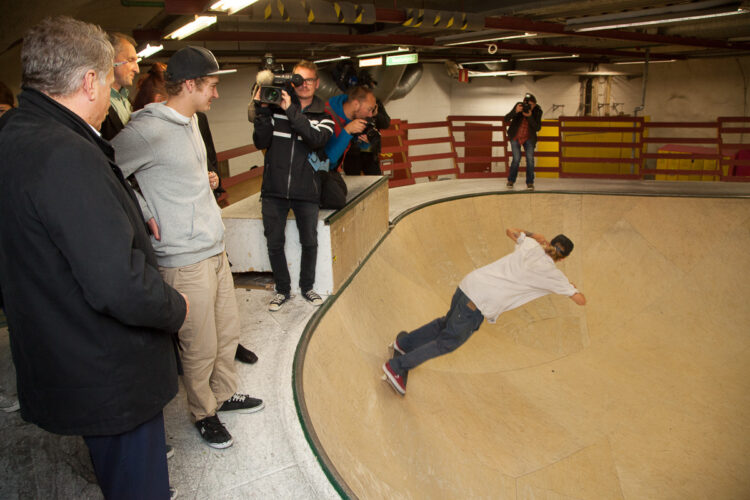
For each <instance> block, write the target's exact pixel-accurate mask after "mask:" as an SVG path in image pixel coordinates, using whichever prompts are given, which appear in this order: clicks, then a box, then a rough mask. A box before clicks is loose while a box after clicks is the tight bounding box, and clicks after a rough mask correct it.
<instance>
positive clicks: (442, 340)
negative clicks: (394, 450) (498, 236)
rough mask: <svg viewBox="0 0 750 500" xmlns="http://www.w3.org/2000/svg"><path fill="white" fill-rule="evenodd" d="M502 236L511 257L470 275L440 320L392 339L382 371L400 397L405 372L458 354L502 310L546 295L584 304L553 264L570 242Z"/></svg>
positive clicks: (517, 232)
mask: <svg viewBox="0 0 750 500" xmlns="http://www.w3.org/2000/svg"><path fill="white" fill-rule="evenodd" d="M505 234H507V235H508V237H509V238H510V239H512V240H513V241H514V242H515V243H516V247H515V249H514V250H513V253H511V254H509V255H506V256H505V257H503V258H501V259H499V260H497V261H495V262H493V263H492V264H489V265H487V266H484V267H481V268H479V269H476V270H474V271H472V272H471V273H469V274H468V275H467V276H466V277H465V278H464V279H463V280H462V281H461V283H460V284H459V285H458V288H457V289H456V292H455V293H454V294H453V299H452V300H451V307H450V310H449V311H448V314H446V315H445V316H444V317H442V318H437V319H435V320H433V321H431V322H430V323H427V324H426V325H424V326H422V327H420V328H417V329H416V330H414V331H412V332H411V333H407V332H401V333H399V334H398V336H397V337H396V340H395V341H394V342H393V351H394V357H393V358H391V359H390V360H389V361H387V362H386V363H385V364H384V365H383V371H384V372H385V376H386V379H387V380H388V382H390V384H391V385H392V386H393V388H394V389H395V390H396V391H397V392H398V393H399V394H402V395H403V394H406V375H407V373H408V372H409V370H411V369H412V368H414V367H416V366H418V365H420V364H422V363H424V362H425V361H427V360H429V359H432V358H435V357H437V356H442V355H443V354H447V353H449V352H451V351H454V350H455V349H457V348H458V347H459V346H460V345H461V344H463V343H464V342H466V341H467V340H468V339H469V337H470V336H471V334H472V333H474V332H475V331H477V330H478V329H479V327H480V326H481V324H482V321H483V320H484V319H485V318H487V320H488V321H489V322H490V323H494V322H495V321H496V320H497V317H498V316H500V314H502V313H504V312H505V311H510V310H511V309H515V308H517V307H520V306H522V305H523V304H525V303H527V302H530V301H532V300H534V299H537V298H539V297H543V296H544V295H547V294H550V293H556V294H559V295H567V296H568V297H570V298H571V299H572V300H573V302H575V303H576V304H578V305H579V306H582V305H585V304H586V297H584V296H583V294H582V293H581V292H579V291H578V290H577V289H576V287H575V286H574V285H573V284H572V283H570V281H568V279H567V278H566V277H565V275H564V274H563V273H562V271H560V270H559V269H558V268H557V267H555V262H558V261H560V260H562V259H564V258H565V257H567V256H568V255H570V252H571V251H572V250H573V242H572V241H570V240H569V239H568V238H567V237H566V236H565V235H563V234H559V235H557V236H555V237H554V238H553V239H552V241H550V242H548V241H547V240H546V239H545V238H544V236H542V235H541V234H534V233H532V232H531V231H525V230H521V229H508V230H506V231H505Z"/></svg>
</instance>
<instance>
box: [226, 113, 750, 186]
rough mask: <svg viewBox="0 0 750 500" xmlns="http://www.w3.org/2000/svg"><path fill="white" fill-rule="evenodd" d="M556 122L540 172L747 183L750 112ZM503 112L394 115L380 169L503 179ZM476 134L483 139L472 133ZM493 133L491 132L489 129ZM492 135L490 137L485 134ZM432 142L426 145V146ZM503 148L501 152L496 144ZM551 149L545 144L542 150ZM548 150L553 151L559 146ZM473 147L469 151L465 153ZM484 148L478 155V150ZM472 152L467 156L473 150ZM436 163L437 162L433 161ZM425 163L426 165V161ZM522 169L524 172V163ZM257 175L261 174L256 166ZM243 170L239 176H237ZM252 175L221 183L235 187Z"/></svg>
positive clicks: (406, 179)
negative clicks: (669, 164) (432, 117)
mask: <svg viewBox="0 0 750 500" xmlns="http://www.w3.org/2000/svg"><path fill="white" fill-rule="evenodd" d="M544 126H553V127H554V126H557V127H558V134H557V136H543V135H541V136H539V137H538V144H549V143H552V144H554V143H556V146H557V148H556V149H557V151H540V150H539V146H537V151H535V153H534V156H535V157H536V158H556V159H557V165H556V166H539V165H537V166H536V167H535V171H536V172H547V173H552V174H556V175H557V176H558V177H561V178H566V177H567V178H607V179H644V178H647V179H648V178H653V177H654V176H657V175H658V176H667V178H669V177H670V176H680V175H689V176H712V178H714V179H717V180H721V181H727V182H736V181H744V182H747V181H750V140H749V139H748V137H750V118H747V117H719V118H717V119H716V120H715V121H705V122H650V121H648V120H646V119H644V118H643V117H627V116H614V117H588V116H584V117H560V118H558V119H557V120H545V121H544ZM505 130H506V124H505V122H504V120H503V117H502V116H491V115H451V116H448V117H447V118H446V120H444V121H435V122H424V123H408V122H406V121H402V120H397V119H394V120H392V121H391V127H390V128H389V129H388V130H384V131H382V137H383V147H382V150H381V160H384V159H386V158H387V161H383V162H382V170H383V173H384V174H387V175H390V176H391V179H390V181H389V185H390V186H391V187H396V186H401V185H405V184H413V183H414V182H415V179H418V178H421V177H427V178H428V179H430V180H435V179H437V178H438V177H439V176H445V175H450V176H455V177H456V178H491V177H504V176H506V175H507V170H508V167H509V166H510V161H511V158H512V155H511V151H510V146H509V144H508V138H507V137H506V132H505ZM467 133H469V134H468V135H472V134H473V133H477V134H476V135H477V136H478V137H480V139H472V138H467ZM488 133H489V136H488V135H487V134H488ZM487 137H489V140H488V139H487ZM425 148H428V150H427V151H425V150H424V149H425ZM498 148H502V153H498V152H497V149H498ZM545 149H547V148H545ZM551 149H555V148H554V147H553V148H551ZM255 151H257V149H256V148H255V147H254V146H252V145H248V146H242V147H239V148H234V149H231V150H227V151H222V152H220V153H218V156H219V159H220V160H228V159H230V158H234V157H237V156H242V155H245V154H249V153H252V152H255ZM467 152H468V153H467ZM477 152H479V154H477ZM469 153H470V154H469ZM660 160H688V161H690V162H691V163H692V162H695V161H697V160H710V162H714V163H713V164H714V165H715V167H714V168H685V169H683V168H663V167H661V166H660V165H659V162H660ZM434 162H438V165H437V166H435V167H434V168H430V164H431V163H434ZM426 164H427V168H425V165H426ZM523 165H524V163H522V167H521V168H520V169H519V170H521V171H523V170H525V167H524V166H523ZM256 170H259V171H254V172H253V174H252V175H251V176H252V177H254V176H256V175H258V174H260V173H261V172H262V169H256ZM240 176H242V177H240ZM249 176H250V174H240V175H239V176H233V177H230V178H227V179H225V180H224V181H223V183H224V184H225V185H227V183H229V185H231V184H232V183H233V182H234V181H241V180H242V179H245V178H247V177H249Z"/></svg>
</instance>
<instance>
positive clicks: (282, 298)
mask: <svg viewBox="0 0 750 500" xmlns="http://www.w3.org/2000/svg"><path fill="white" fill-rule="evenodd" d="M287 300H289V295H284V294H283V293H277V294H276V295H274V296H273V298H272V299H271V302H269V303H268V310H269V311H278V310H279V309H281V306H282V305H283V304H284V302H286V301H287Z"/></svg>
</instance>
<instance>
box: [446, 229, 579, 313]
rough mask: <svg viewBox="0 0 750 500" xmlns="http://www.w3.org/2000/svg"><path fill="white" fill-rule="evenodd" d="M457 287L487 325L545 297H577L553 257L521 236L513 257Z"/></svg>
mask: <svg viewBox="0 0 750 500" xmlns="http://www.w3.org/2000/svg"><path fill="white" fill-rule="evenodd" d="M458 286H459V288H460V289H461V290H462V291H463V292H464V293H465V294H466V296H467V297H469V298H470V299H471V301H472V302H474V304H475V305H476V306H477V308H479V310H480V311H481V313H482V315H483V316H484V317H485V318H487V321H489V322H490V323H494V322H495V321H496V320H497V317H498V316H500V314H502V313H504V312H505V311H510V310H511V309H515V308H516V307H519V306H522V305H524V304H525V303H527V302H531V301H532V300H534V299H538V298H539V297H543V296H545V295H547V294H550V293H557V294H560V295H567V296H569V297H570V296H573V295H575V294H576V293H578V290H576V288H575V287H574V286H573V285H571V284H570V281H569V280H568V278H566V277H565V275H564V274H563V272H562V271H560V270H559V269H558V268H557V267H556V266H555V262H554V261H553V260H552V257H550V256H549V255H547V254H546V253H545V252H544V249H543V248H542V246H541V245H540V244H539V243H538V242H537V241H536V240H534V239H533V238H527V237H526V235H525V234H524V233H521V235H520V236H519V237H518V240H516V248H515V250H514V251H513V253H511V254H509V255H506V256H505V257H503V258H502V259H499V260H496V261H495V262H493V263H492V264H489V265H486V266H484V267H480V268H479V269H476V270H474V271H472V272H470V273H469V274H468V275H466V277H465V278H464V279H463V280H462V281H461V283H460V284H459V285H458Z"/></svg>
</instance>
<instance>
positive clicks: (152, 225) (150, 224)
mask: <svg viewBox="0 0 750 500" xmlns="http://www.w3.org/2000/svg"><path fill="white" fill-rule="evenodd" d="M146 224H147V225H148V228H149V229H150V230H151V234H153V235H154V238H156V241H161V235H160V234H159V224H157V223H156V219H154V218H153V217H151V218H150V219H149V220H148V222H147V223H146Z"/></svg>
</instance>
